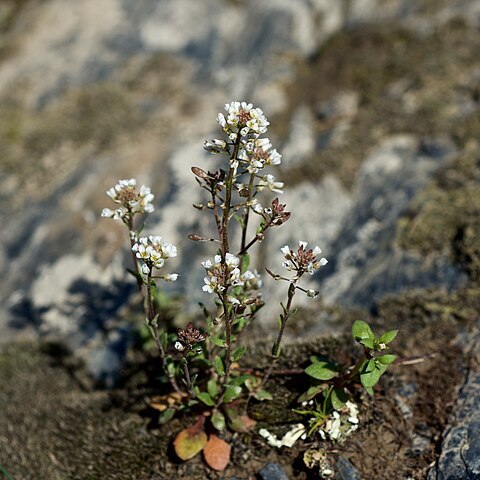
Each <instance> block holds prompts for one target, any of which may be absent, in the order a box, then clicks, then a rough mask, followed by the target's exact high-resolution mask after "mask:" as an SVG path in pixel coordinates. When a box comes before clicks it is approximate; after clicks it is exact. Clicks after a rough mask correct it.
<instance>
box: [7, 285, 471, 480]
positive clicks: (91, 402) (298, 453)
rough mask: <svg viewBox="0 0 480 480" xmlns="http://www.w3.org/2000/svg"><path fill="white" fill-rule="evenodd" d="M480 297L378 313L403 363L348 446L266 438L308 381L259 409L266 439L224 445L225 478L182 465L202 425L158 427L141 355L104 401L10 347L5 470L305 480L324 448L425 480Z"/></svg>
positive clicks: (335, 342) (195, 463)
mask: <svg viewBox="0 0 480 480" xmlns="http://www.w3.org/2000/svg"><path fill="white" fill-rule="evenodd" d="M479 293H480V291H479V290H478V289H475V288H472V289H467V290H464V291H461V292H457V293H454V294H445V293H442V292H429V291H420V292H416V293H410V294H406V295H401V296H396V297H392V298H390V299H387V300H385V301H384V302H383V303H382V304H380V305H379V306H378V311H377V312H376V314H375V315H374V316H372V318H371V319H370V320H371V321H372V323H373V325H374V328H375V329H376V330H378V331H381V330H382V329H385V328H391V327H392V326H397V325H400V328H401V333H400V335H399V337H398V341H396V343H395V347H394V349H395V350H396V351H397V352H401V359H400V361H399V364H398V365H393V366H392V368H391V369H390V370H389V372H387V374H386V375H384V377H382V380H381V382H380V384H379V386H377V387H376V393H375V395H374V396H373V397H369V396H368V395H366V394H363V393H361V389H360V388H359V389H358V391H356V400H357V402H359V405H360V428H359V430H358V431H357V432H355V433H354V434H353V435H352V436H350V437H349V438H347V440H346V441H345V442H344V443H341V444H331V443H328V442H324V441H321V440H320V439H319V437H318V436H312V437H309V438H308V439H307V440H306V441H300V442H298V443H297V444H296V445H295V446H294V447H293V448H292V449H286V448H283V449H281V450H277V449H273V448H271V447H269V446H268V445H267V444H266V443H265V441H264V440H263V439H262V438H261V437H260V436H259V435H258V434H257V433H256V431H257V430H258V428H260V427H266V428H268V429H269V430H271V431H272V432H274V433H282V432H285V431H286V430H288V429H289V427H290V425H291V423H292V422H297V421H298V420H299V418H298V417H297V416H296V414H294V413H293V412H292V410H291V409H292V407H295V406H296V403H295V400H296V398H297V397H298V395H299V393H301V392H303V391H305V390H306V388H307V387H308V379H307V377H306V376H305V375H304V374H295V375H278V376H276V377H275V379H276V381H275V382H271V384H270V386H269V388H270V390H271V391H272V393H273V395H274V401H272V402H266V403H262V404H259V403H257V404H255V403H252V404H251V406H250V408H249V415H250V416H251V417H252V418H254V419H256V420H257V422H258V423H257V425H256V428H255V429H254V430H253V431H252V432H251V433H248V434H233V435H232V434H230V433H229V434H225V435H224V438H225V439H226V440H227V441H228V442H229V443H230V444H231V445H232V461H231V464H230V465H229V466H228V467H227V469H226V470H225V471H224V472H222V473H221V474H218V473H216V472H213V471H212V470H210V469H208V467H207V466H206V465H205V464H204V462H203V461H202V458H201V455H198V456H197V457H195V458H194V459H193V460H190V461H188V462H181V461H179V460H178V459H177V458H176V456H175V454H174V452H173V450H172V441H173V439H174V437H175V434H176V433H177V432H178V431H179V430H180V429H181V428H183V427H185V426H188V425H191V424H193V423H194V418H193V417H188V416H184V417H182V418H175V419H174V420H173V421H171V422H170V423H168V424H167V425H163V426H160V425H159V424H158V421H157V420H158V412H156V411H155V410H153V409H151V408H150V407H148V406H147V403H146V402H147V401H148V399H149V398H150V397H151V395H153V394H155V393H159V388H160V387H159V384H158V383H155V379H154V375H150V374H149V373H148V371H149V369H147V368H145V363H144V362H148V365H150V372H151V373H153V372H155V370H156V367H157V366H156V365H155V364H154V363H153V364H152V362H151V359H149V358H146V357H145V356H144V355H143V354H140V353H138V352H137V354H135V355H134V356H132V357H131V361H130V364H129V365H128V366H127V367H126V370H125V376H124V381H123V385H121V386H119V387H118V388H117V389H116V390H113V391H104V390H98V389H97V390H96V389H93V388H91V387H90V386H89V385H88V383H87V382H86V380H87V378H86V377H85V376H84V375H83V373H82V372H83V371H82V369H81V368H80V367H78V366H75V365H71V364H69V362H68V358H69V357H66V356H64V355H63V352H61V351H60V350H58V349H55V348H53V346H52V345H46V344H43V345H40V346H39V345H37V344H32V343H22V344H12V345H8V346H5V347H4V348H3V349H2V351H1V354H0V378H2V388H1V390H0V409H1V411H2V415H1V416H0V446H1V448H0V466H1V467H2V468H3V469H4V470H5V471H6V472H8V473H9V474H10V475H11V477H12V478H15V479H25V480H28V479H32V480H33V479H35V480H42V479H45V480H56V479H71V480H75V479H85V480H86V479H88V480H93V479H120V480H121V479H147V478H148V479H171V478H178V479H182V478H184V479H187V478H188V479H193V480H195V479H210V478H212V479H216V478H233V477H237V478H243V479H246V478H252V479H254V478H257V477H256V476H255V475H257V474H258V471H259V470H260V469H261V468H262V467H263V466H264V465H265V464H266V463H268V462H269V461H270V462H275V463H278V464H280V465H282V466H283V467H284V469H285V471H286V472H287V474H288V475H289V478H299V479H305V480H307V479H313V478H319V477H318V472H317V471H315V470H309V469H307V468H306V467H305V465H304V464H303V461H302V457H303V453H304V452H305V451H306V450H307V449H308V448H309V447H311V446H317V447H322V448H325V449H326V451H327V453H328V455H329V458H330V459H331V460H334V459H336V458H338V457H339V456H342V457H344V458H346V459H348V460H349V461H350V462H351V463H352V464H353V465H354V466H355V467H356V469H357V470H358V472H359V474H360V476H361V478H375V479H377V478H390V479H404V478H407V477H410V478H414V479H422V478H425V477H426V472H427V470H428V469H429V466H430V465H431V464H432V462H433V461H434V460H435V458H436V455H437V449H438V446H439V440H440V437H441V434H442V432H443V429H444V427H445V424H446V421H447V418H448V415H449V413H450V412H451V410H452V408H453V405H454V402H455V398H456V392H457V390H458V388H459V387H460V386H461V385H462V383H463V381H464V378H465V375H466V373H467V372H468V369H469V368H470V365H469V358H468V355H467V354H466V350H465V349H464V348H463V346H464V345H463V344H462V341H460V340H459V339H461V338H468V334H469V332H471V331H472V329H474V328H476V327H475V324H476V323H478V311H480V300H479V299H480V295H479ZM462 335H463V336H462ZM265 350H266V348H265V346H264V347H262V346H261V345H259V346H257V347H256V348H254V349H253V350H252V352H251V353H250V355H249V356H248V360H247V361H246V362H245V363H244V365H243V366H244V367H247V368H248V367H251V366H256V367H258V366H259V365H262V364H263V365H266V362H265V356H264V353H265ZM358 353H359V352H358V350H357V348H356V347H353V345H352V341H351V340H350V338H349V336H348V335H345V336H340V337H338V338H319V339H317V340H315V341H313V342H308V343H302V342H299V343H296V344H292V345H290V346H288V347H287V348H285V351H284V357H283V359H282V361H281V363H280V364H279V365H278V368H279V369H295V368H296V369H298V367H302V366H305V364H306V360H307V361H308V357H309V355H311V354H321V355H327V356H330V357H331V358H334V359H335V360H337V361H338V362H341V363H345V364H348V363H349V362H351V361H353V360H354V358H355V356H356V355H357V354H358ZM419 356H420V357H421V358H420V359H418V360H413V362H417V363H413V364H405V365H402V362H407V363H409V361H412V359H415V358H417V357H419ZM0 471H2V470H0ZM2 473H3V472H2ZM4 477H6V478H9V477H8V476H7V475H6V474H5V473H4Z"/></svg>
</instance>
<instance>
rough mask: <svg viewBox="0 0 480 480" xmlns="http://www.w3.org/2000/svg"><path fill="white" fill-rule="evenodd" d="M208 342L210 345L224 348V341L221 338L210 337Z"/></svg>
mask: <svg viewBox="0 0 480 480" xmlns="http://www.w3.org/2000/svg"><path fill="white" fill-rule="evenodd" d="M210 340H211V341H212V343H214V344H215V345H216V346H217V347H225V345H226V343H225V340H222V339H221V338H218V337H212V336H210Z"/></svg>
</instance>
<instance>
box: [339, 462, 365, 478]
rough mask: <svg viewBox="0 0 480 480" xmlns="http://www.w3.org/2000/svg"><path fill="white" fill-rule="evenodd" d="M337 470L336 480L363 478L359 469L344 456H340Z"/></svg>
mask: <svg viewBox="0 0 480 480" xmlns="http://www.w3.org/2000/svg"><path fill="white" fill-rule="evenodd" d="M335 470H336V474H335V480H361V479H360V475H359V473H358V472H357V469H356V468H355V467H354V466H353V465H352V464H351V463H350V462H349V461H348V460H347V459H346V458H344V457H342V456H340V457H339V458H338V461H337V465H336V468H335Z"/></svg>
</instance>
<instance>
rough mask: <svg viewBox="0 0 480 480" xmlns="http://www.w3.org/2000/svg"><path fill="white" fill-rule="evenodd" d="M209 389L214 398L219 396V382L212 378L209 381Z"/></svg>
mask: <svg viewBox="0 0 480 480" xmlns="http://www.w3.org/2000/svg"><path fill="white" fill-rule="evenodd" d="M207 390H208V393H209V394H210V396H211V397H212V398H217V395H218V385H217V382H216V381H215V380H214V379H213V378H212V379H210V380H209V381H208V382H207Z"/></svg>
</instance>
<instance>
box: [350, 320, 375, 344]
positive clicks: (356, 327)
mask: <svg viewBox="0 0 480 480" xmlns="http://www.w3.org/2000/svg"><path fill="white" fill-rule="evenodd" d="M352 335H353V338H354V339H355V340H356V341H357V342H361V340H364V339H366V338H369V339H371V340H372V341H374V340H375V334H374V333H373V330H372V329H371V328H370V325H369V324H368V323H367V322H364V321H363V320H356V321H355V322H354V323H353V326H352Z"/></svg>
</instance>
